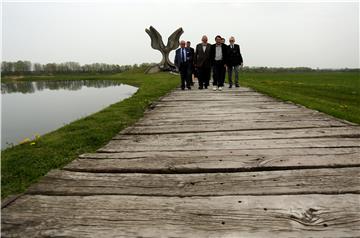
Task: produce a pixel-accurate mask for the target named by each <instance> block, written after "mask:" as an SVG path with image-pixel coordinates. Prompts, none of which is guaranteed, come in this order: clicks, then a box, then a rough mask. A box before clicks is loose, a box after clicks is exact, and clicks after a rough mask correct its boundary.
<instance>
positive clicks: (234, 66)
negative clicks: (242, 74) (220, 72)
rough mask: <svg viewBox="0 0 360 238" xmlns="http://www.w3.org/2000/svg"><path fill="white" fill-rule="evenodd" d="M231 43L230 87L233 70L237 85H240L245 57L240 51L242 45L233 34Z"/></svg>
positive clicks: (228, 59) (229, 53) (230, 85)
mask: <svg viewBox="0 0 360 238" xmlns="http://www.w3.org/2000/svg"><path fill="white" fill-rule="evenodd" d="M229 42H230V45H229V46H228V53H227V55H228V58H227V66H228V79H229V88H232V85H233V81H232V72H233V71H234V73H235V87H239V69H240V67H242V66H243V58H242V56H241V52H240V46H239V45H238V44H235V38H234V37H233V36H232V37H230V39H229Z"/></svg>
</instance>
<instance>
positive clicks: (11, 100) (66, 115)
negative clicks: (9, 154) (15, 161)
mask: <svg viewBox="0 0 360 238" xmlns="http://www.w3.org/2000/svg"><path fill="white" fill-rule="evenodd" d="M136 91H137V88H136V87H133V86H129V85H124V84H120V83H117V82H113V81H108V80H103V81H101V80H96V81H94V80H74V81H37V82H15V83H1V99H2V102H1V104H2V105H1V112H2V113H1V149H5V148H7V147H10V146H11V145H16V144H19V143H20V142H21V141H23V140H24V139H25V138H30V139H33V138H34V136H35V135H42V134H45V133H47V132H50V131H53V130H55V129H57V128H60V127H62V126H64V125H65V124H68V123H70V122H72V121H74V120H77V119H80V118H82V117H84V116H87V115H89V114H92V113H95V112H97V111H99V110H101V109H103V108H105V107H107V106H109V105H110V104H113V103H116V102H119V101H121V100H123V99H125V98H128V97H130V96H131V95H132V94H134V93H135V92H136Z"/></svg>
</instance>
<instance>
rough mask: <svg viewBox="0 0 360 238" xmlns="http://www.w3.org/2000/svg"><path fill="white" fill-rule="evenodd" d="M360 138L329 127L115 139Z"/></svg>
mask: <svg viewBox="0 0 360 238" xmlns="http://www.w3.org/2000/svg"><path fill="white" fill-rule="evenodd" d="M325 137H332V138H360V127H356V126H353V127H352V126H347V127H329V128H305V129H291V130H281V129H280V130H253V131H252V130H249V131H246V130H244V131H226V132H223V131H220V132H204V133H173V134H161V135H156V134H155V135H151V134H150V135H126V134H118V135H116V136H115V137H114V138H113V139H115V140H122V141H128V142H129V143H131V142H134V143H144V144H149V143H157V144H158V143H160V142H161V141H166V142H167V143H169V144H171V143H178V142H179V141H188V142H193V143H197V142H198V141H201V142H205V141H225V140H226V141H238V140H253V139H276V138H279V139H285V138H325Z"/></svg>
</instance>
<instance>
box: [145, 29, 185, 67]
mask: <svg viewBox="0 0 360 238" xmlns="http://www.w3.org/2000/svg"><path fill="white" fill-rule="evenodd" d="M145 32H146V33H147V34H148V35H149V36H150V39H151V47H152V48H153V49H155V50H159V51H160V52H161V54H162V60H161V62H160V63H159V64H157V65H155V66H153V67H151V68H149V69H148V70H147V72H148V73H152V72H158V71H173V70H174V69H175V65H174V63H172V62H171V61H170V59H169V53H170V51H172V50H175V49H177V48H178V47H179V39H180V36H181V35H182V33H184V31H183V29H182V28H181V27H180V28H179V29H177V30H176V31H174V33H172V34H171V35H170V36H169V38H168V42H167V45H166V46H165V45H164V42H163V40H162V37H161V35H160V33H159V32H158V31H157V30H156V29H155V28H154V27H152V26H150V27H149V29H145Z"/></svg>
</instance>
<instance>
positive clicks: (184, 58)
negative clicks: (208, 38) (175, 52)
mask: <svg viewBox="0 0 360 238" xmlns="http://www.w3.org/2000/svg"><path fill="white" fill-rule="evenodd" d="M182 62H183V63H184V62H186V57H185V49H182Z"/></svg>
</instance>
